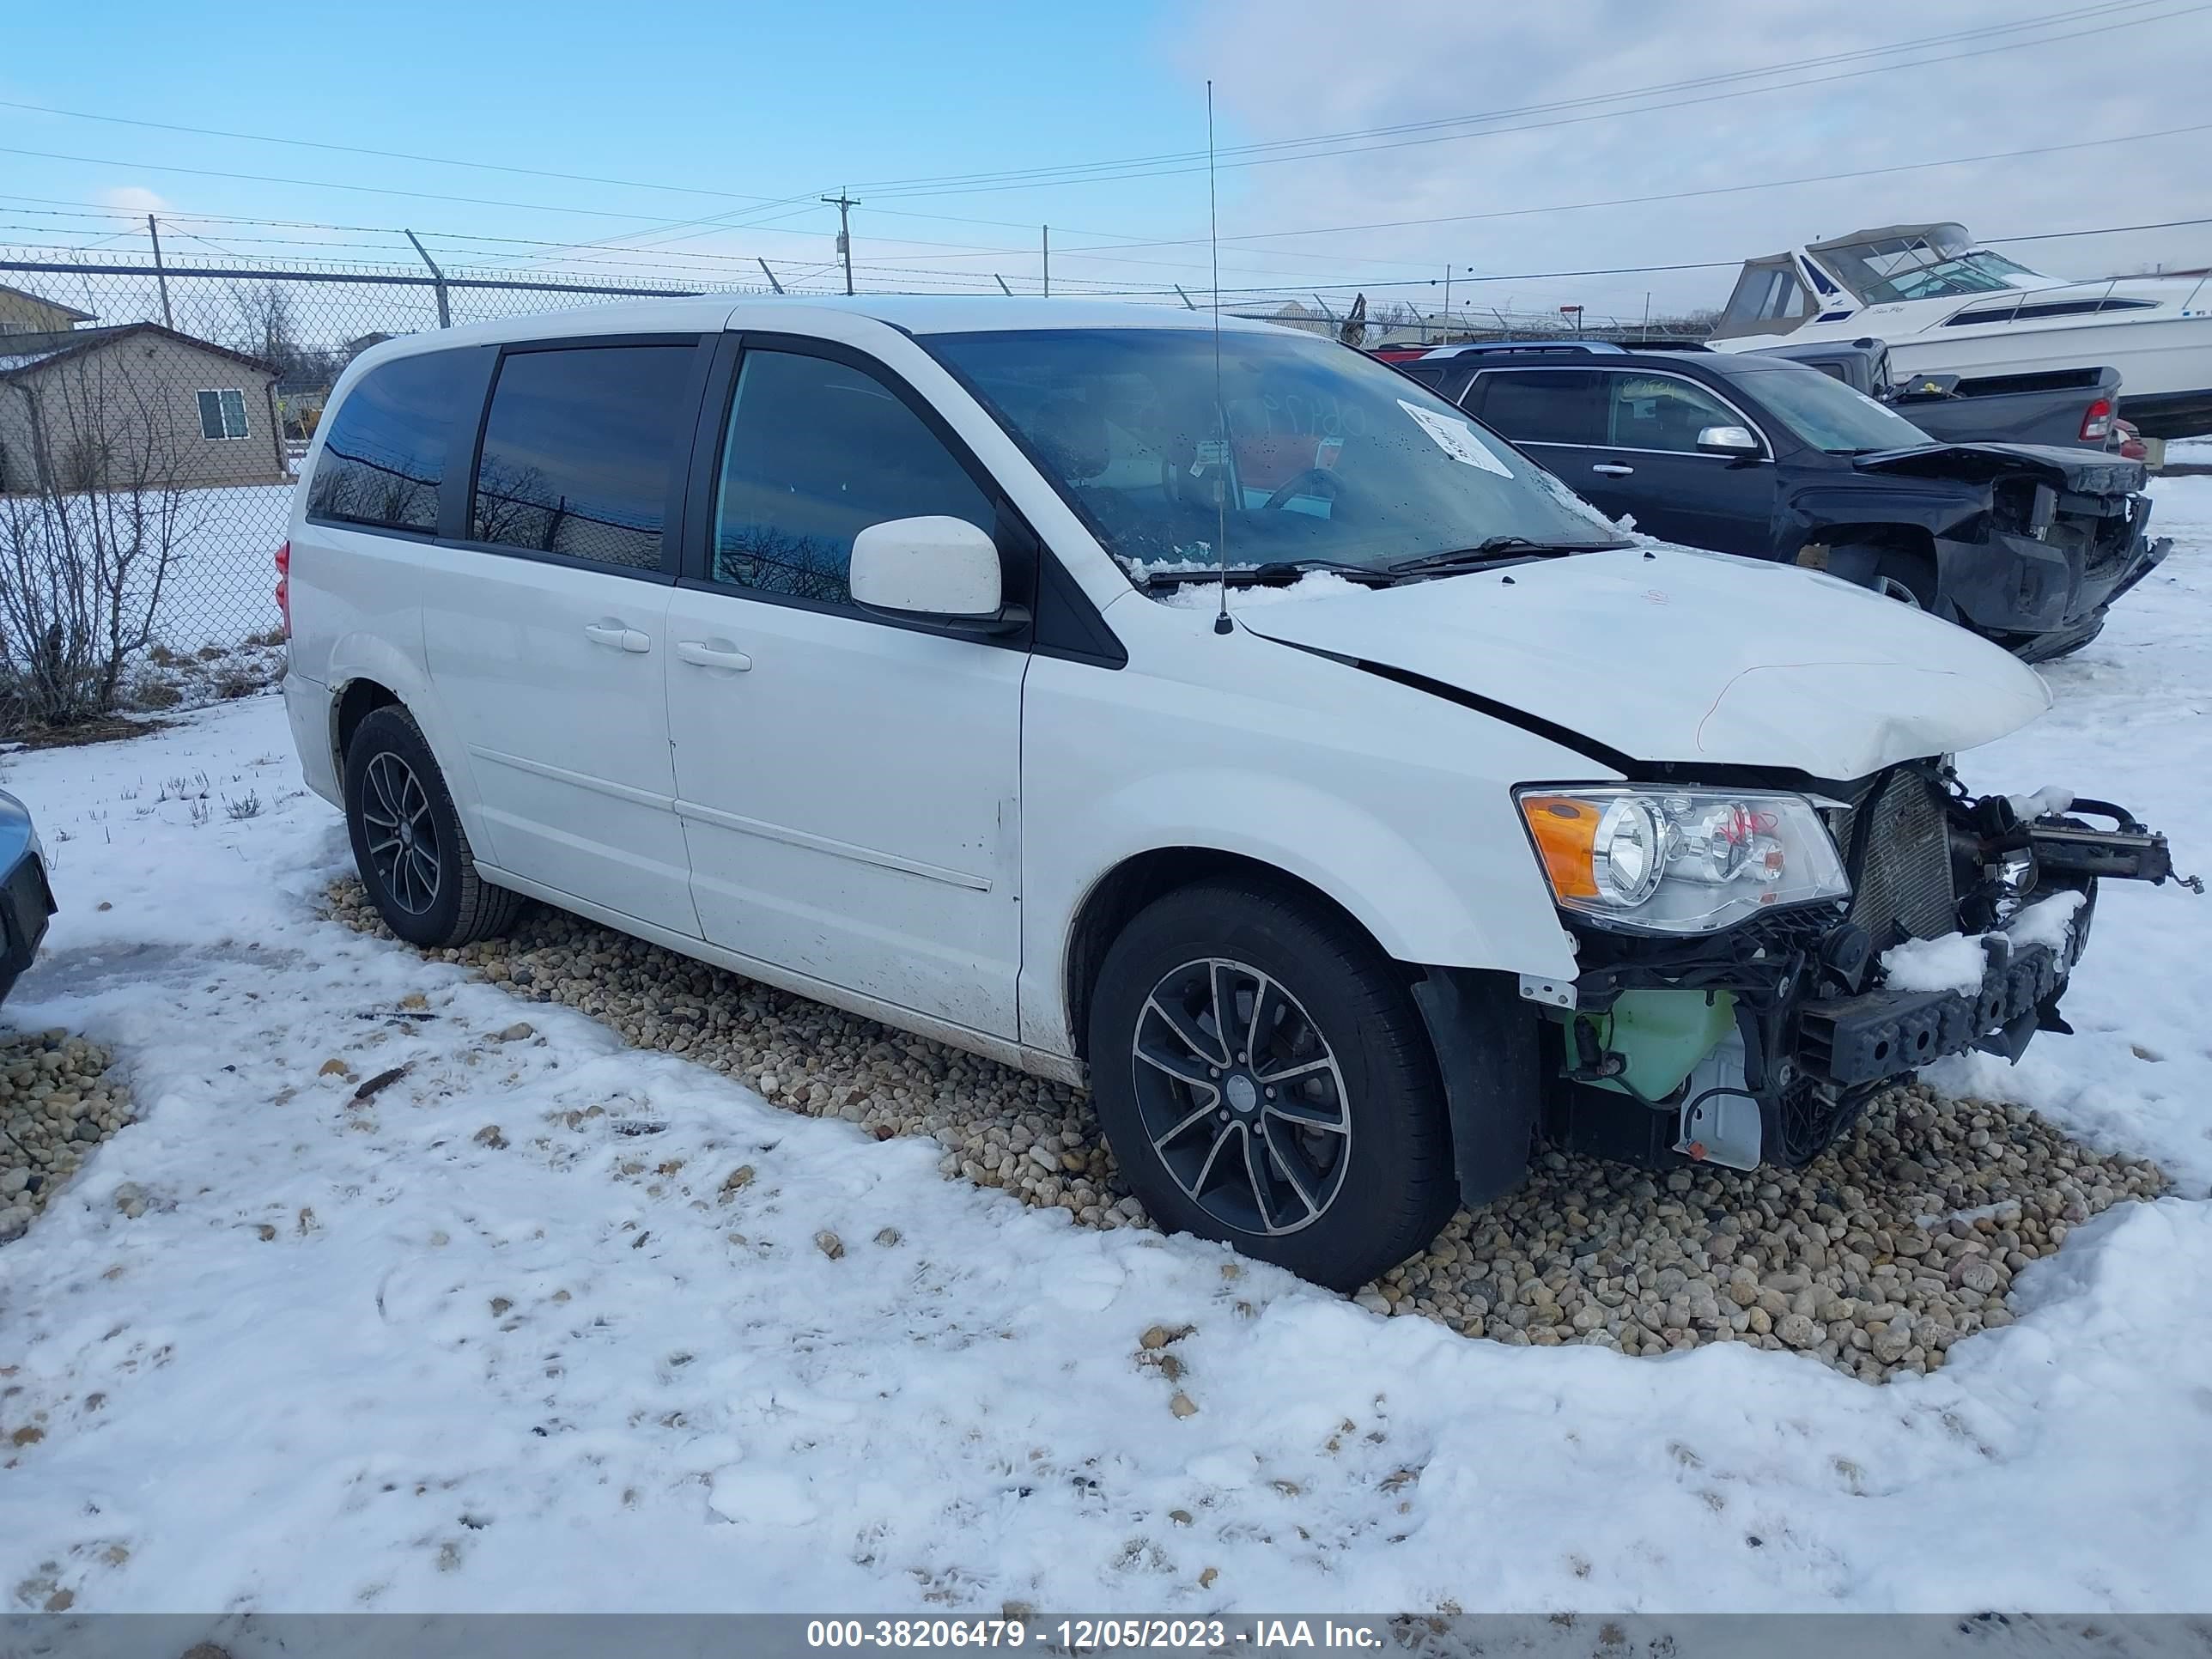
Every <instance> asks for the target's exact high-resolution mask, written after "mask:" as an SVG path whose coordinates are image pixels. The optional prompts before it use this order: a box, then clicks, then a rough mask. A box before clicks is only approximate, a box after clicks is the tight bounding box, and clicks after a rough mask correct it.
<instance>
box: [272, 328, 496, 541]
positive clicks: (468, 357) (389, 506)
mask: <svg viewBox="0 0 2212 1659" xmlns="http://www.w3.org/2000/svg"><path fill="white" fill-rule="evenodd" d="M472 358H473V354H472V353H470V352H468V351H428V352H423V353H422V354H420V355H418V356H412V357H399V358H396V359H394V360H393V361H392V362H388V363H380V364H379V365H378V366H377V367H376V368H372V369H370V370H369V371H368V373H367V374H364V375H362V378H361V380H359V381H358V382H356V385H355V386H354V388H353V390H352V391H350V392H348V393H347V394H346V397H345V401H344V402H343V403H342V404H339V405H338V410H337V415H336V416H333V417H332V418H331V423H330V426H329V428H328V429H327V430H326V431H325V434H324V435H323V448H322V453H321V456H320V458H319V459H317V461H316V463H315V476H314V478H313V481H312V482H311V483H309V485H308V487H307V516H308V517H310V518H312V519H322V520H331V521H333V522H336V523H340V524H356V525H368V526H374V527H378V528H381V529H388V530H411V531H416V532H421V533H422V534H425V535H428V534H432V533H435V532H436V530H437V528H438V491H439V489H440V488H441V486H442V485H443V484H444V483H445V481H446V478H447V474H448V473H449V472H453V473H459V472H463V471H466V470H467V453H466V450H467V446H466V444H465V442H457V441H456V438H455V434H456V433H457V432H459V433H465V434H468V435H471V436H472V435H473V434H474V430H475V425H476V422H475V410H474V409H473V408H471V409H470V410H467V411H466V412H465V416H464V412H463V411H462V410H461V408H460V405H461V404H462V402H463V401H464V400H465V399H469V398H471V396H472V395H473V394H474V393H475V392H477V391H478V390H480V389H481V386H482V380H481V378H480V375H481V371H480V369H479V368H478V367H477V364H476V362H474V361H472ZM457 448H458V449H459V451H460V459H459V461H458V462H457V461H456V460H455V459H454V455H455V451H456V449H457Z"/></svg>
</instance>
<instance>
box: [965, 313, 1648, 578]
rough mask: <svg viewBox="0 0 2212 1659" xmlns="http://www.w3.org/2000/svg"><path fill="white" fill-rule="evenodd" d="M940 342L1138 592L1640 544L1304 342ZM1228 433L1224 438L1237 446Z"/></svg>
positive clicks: (1381, 371) (1381, 379)
mask: <svg viewBox="0 0 2212 1659" xmlns="http://www.w3.org/2000/svg"><path fill="white" fill-rule="evenodd" d="M923 343H924V344H925V345H926V346H927V347H928V349H930V350H931V351H932V352H933V353H934V354H935V355H936V356H937V357H938V358H939V361H941V362H944V363H945V364H946V365H947V366H948V367H949V368H951V370H952V371H953V372H954V373H955V374H957V375H959V376H961V377H962V379H963V380H965V381H966V383H967V385H968V386H969V389H970V390H971V391H973V392H975V393H976V395H977V396H978V397H979V398H981V400H982V401H983V403H984V404H985V405H986V406H987V408H988V409H989V410H991V412H992V414H993V415H994V416H996V417H997V419H998V420H999V422H1000V424H1001V425H1003V426H1005V427H1006V428H1007V429H1008V430H1009V431H1010V432H1012V434H1013V435H1014V436H1015V437H1016V438H1017V439H1018V440H1019V441H1022V443H1023V444H1024V447H1026V448H1027V449H1028V451H1029V453H1030V456H1031V458H1032V459H1035V460H1036V462H1037V463H1038V465H1040V466H1041V467H1042V469H1043V471H1044V472H1045V474H1046V476H1047V477H1048V478H1050V479H1051V481H1052V483H1054V486H1055V487H1056V488H1057V489H1059V490H1060V494H1061V495H1063V496H1064V497H1065V498H1066V501H1068V503H1069V504H1070V505H1071V506H1072V507H1074V509H1075V510H1076V511H1077V512H1078V513H1079V514H1081V515H1082V517H1083V518H1084V520H1085V521H1086V522H1087V523H1088V524H1089V526H1091V530H1092V531H1093V532H1094V533H1096V534H1097V537H1098V538H1099V540H1100V542H1101V543H1102V544H1103V545H1104V546H1105V548H1106V550H1108V551H1109V553H1111V554H1113V555H1114V556H1115V557H1116V558H1117V559H1119V560H1120V561H1121V564H1122V566H1123V568H1125V569H1127V571H1128V572H1129V573H1130V574H1132V575H1133V576H1134V577H1137V578H1139V579H1140V580H1142V579H1145V578H1147V577H1149V576H1151V575H1153V574H1174V573H1178V572H1189V571H1197V570H1203V569H1206V568H1211V567H1212V566H1213V564H1214V563H1215V562H1216V560H1217V559H1218V558H1219V557H1220V556H1221V551H1222V548H1223V547H1224V546H1225V549H1226V554H1227V562H1228V564H1229V567H1230V568H1231V569H1243V570H1248V571H1249V570H1251V569H1254V568H1258V567H1261V566H1265V565H1273V564H1281V563H1297V562H1316V563H1319V564H1323V565H1334V566H1338V567H1340V568H1352V567H1356V568H1360V569H1366V570H1374V571H1376V572H1382V571H1384V570H1386V569H1387V568H1389V567H1390V566H1391V565H1394V564H1398V563H1401V562H1404V561H1407V560H1408V559H1416V558H1423V557H1426V556H1431V555H1435V554H1440V553H1448V552H1455V551H1459V550H1466V549H1470V548H1475V547H1478V546H1480V545H1481V544H1484V543H1486V542H1493V541H1495V540H1496V538H1516V539H1518V540H1522V541H1525V542H1528V543H1534V544H1541V545H1543V546H1563V545H1564V546H1575V547H1589V546H1593V545H1602V546H1619V545H1622V544H1624V538H1623V537H1622V536H1621V533H1620V532H1619V531H1618V530H1616V529H1615V528H1614V527H1613V526H1612V525H1611V524H1610V523H1608V522H1607V520H1605V519H1604V518H1603V517H1602V516H1601V514H1600V513H1598V512H1597V511H1596V509H1595V508H1593V507H1588V506H1586V505H1585V504H1584V503H1583V502H1582V501H1578V500H1577V499H1576V498H1575V497H1573V496H1572V495H1569V494H1568V493H1567V492H1566V491H1565V490H1564V489H1561V488H1560V487H1559V485H1558V484H1557V483H1555V482H1554V481H1553V480H1552V479H1550V478H1549V477H1546V476H1545V475H1544V474H1543V473H1542V472H1541V471H1540V469H1538V468H1537V467H1535V466H1534V465H1532V464H1531V463H1530V462H1529V461H1528V459H1525V458H1524V457H1522V456H1521V455H1518V454H1516V453H1514V452H1513V451H1512V450H1511V449H1510V448H1508V447H1506V445H1505V444H1504V442H1503V441H1501V440H1499V439H1498V438H1497V437H1495V436H1493V435H1492V434H1490V433H1489V432H1487V431H1486V430H1485V429H1484V428H1480V427H1479V426H1476V425H1475V424H1474V422H1470V421H1469V420H1468V417H1467V416H1465V415H1462V413H1461V412H1460V411H1459V410H1456V409H1455V408H1453V407H1452V406H1451V405H1450V404H1448V403H1445V402H1443V400H1442V399H1440V398H1437V397H1436V396H1435V395H1433V394H1432V393H1431V392H1428V391H1427V390H1425V388H1424V387H1422V386H1419V385H1417V384H1416V383H1415V382H1413V381H1412V380H1408V379H1407V378H1406V377H1405V376H1403V375H1401V374H1398V373H1397V372H1396V371H1395V370H1394V369H1391V368H1387V367H1385V366H1384V365H1383V364H1381V363H1378V362H1375V361H1373V360H1372V359H1371V358H1369V357H1366V356H1362V355H1361V354H1360V353H1358V352H1357V351H1352V350H1350V349H1346V348H1345V347H1343V346H1339V345H1335V344H1332V343H1327V342H1323V341H1318V340H1313V339H1310V338H1308V337H1304V336H1301V335H1297V334H1292V333H1290V332H1288V331H1284V332H1280V333H1278V332H1275V331H1272V330H1271V331H1267V332H1264V333H1263V332H1257V331H1248V330H1238V331H1234V332H1225V333H1224V334H1223V335H1221V337H1220V368H1219V378H1218V396H1217V380H1216V372H1215V365H1214V345H1215V337H1214V336H1213V335H1212V332H1211V331H1206V330H1203V329H1194V328H1154V327H1125V328H1090V329H1067V330H1057V329H1055V330H1037V331H1020V332H1005V333H995V332H980V333H955V334H937V335H932V336H929V337H926V338H925V339H924V341H923Z"/></svg>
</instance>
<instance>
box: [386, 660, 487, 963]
mask: <svg viewBox="0 0 2212 1659" xmlns="http://www.w3.org/2000/svg"><path fill="white" fill-rule="evenodd" d="M345 801H346V829H347V830H348V831H349V833H350V835H351V836H352V838H353V857H354V863H355V865H356V866H357V867H358V868H359V870H360V872H361V880H362V886H364V887H366V888H367V889H368V896H369V899H370V901H371V902H373V903H374V905H375V906H376V913H377V914H378V915H380V916H382V917H383V918H384V925H385V926H386V927H389V928H390V929H392V932H393V933H397V934H398V936H399V937H400V938H401V939H405V940H406V941H407V942H408V943H409V944H410V945H421V946H422V947H424V948H426V949H429V950H442V949H446V948H447V947H450V946H453V945H468V944H471V943H473V942H474V941H476V940H477V939H489V938H492V937H493V936H494V935H495V934H498V933H504V932H505V931H506V930H507V927H509V926H510V925H512V923H513V921H514V916H515V913H516V912H517V911H518V910H519V909H520V908H521V906H522V896H521V895H520V894H519V893H513V892H509V891H508V890H507V889H505V888H503V887H495V886H493V885H492V884H490V883H489V882H488V881H486V880H484V879H483V878H482V877H481V876H479V875H477V865H476V854H475V853H474V852H473V851H472V850H471V848H470V846H469V837H468V832H467V831H466V830H465V829H462V828H461V820H460V816H459V813H457V812H456V811H454V810H453V795H452V793H451V792H450V791H448V790H447V787H446V778H445V775H444V774H443V773H442V772H441V771H440V770H439V769H438V763H437V760H436V758H435V757H434V756H433V755H432V754H431V753H430V745H429V744H428V743H426V742H425V741H424V740H423V738H422V728H421V727H420V726H416V724H415V718H414V716H413V715H411V714H409V713H408V712H407V711H406V710H405V709H404V708H401V707H400V706H399V705H398V704H397V703H389V704H386V706H385V707H383V708H377V709H373V710H371V711H370V712H369V714H368V717H367V718H366V719H364V720H362V723H361V726H360V727H359V729H358V730H356V732H354V734H353V741H352V742H351V743H350V744H348V745H347V747H346V755H345Z"/></svg>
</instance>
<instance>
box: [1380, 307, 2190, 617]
mask: <svg viewBox="0 0 2212 1659" xmlns="http://www.w3.org/2000/svg"><path fill="white" fill-rule="evenodd" d="M1398 367H1399V368H1400V369H1401V370H1402V371H1403V372H1404V373H1406V374H1410V375H1412V376H1413V378H1414V379H1416V380H1420V381H1421V382H1423V383H1424V384H1425V385H1426V386H1430V387H1431V388H1433V389H1434V390H1436V391H1437V392H1440V393H1442V394H1443V396H1445V397H1447V398H1450V399H1451V400H1452V401H1453V402H1455V403H1456V404H1459V405H1460V406H1461V407H1462V409H1464V410H1467V411H1468V413H1469V414H1470V415H1473V416H1475V417H1477V418H1478V419H1480V421H1481V422H1483V423H1484V424H1485V425H1486V426H1488V427H1490V428H1492V429H1493V430H1495V431H1497V432H1498V433H1500V434H1501V435H1504V436H1505V437H1507V438H1510V440H1512V441H1513V442H1514V443H1516V444H1517V445H1518V446H1519V447H1521V448H1522V449H1524V450H1526V451H1527V452H1528V453H1529V455H1530V456H1531V457H1533V458H1534V459H1536V460H1537V461H1539V462H1541V464H1542V465H1545V466H1547V467H1548V468H1549V469H1550V470H1551V471H1553V473H1555V474H1556V475H1558V477H1559V478H1560V479H1561V480H1562V481H1564V482H1565V483H1566V484H1567V485H1568V486H1569V487H1570V488H1571V489H1574V490H1575V491H1576V492H1577V494H1579V495H1582V496H1583V497H1584V498H1585V499H1586V500H1588V501H1590V502H1591V503H1592V504H1593V505H1595V506H1596V507H1599V508H1601V510H1602V511H1603V512H1605V513H1607V515H1608V516H1609V517H1612V518H1613V519H1616V520H1631V521H1632V523H1633V525H1634V527H1635V528H1637V529H1638V530H1641V531H1643V532H1646V533H1647V534H1650V535H1652V536H1656V537H1658V538H1661V539H1662V540H1665V541H1670V542H1680V543H1683V544H1686V545H1688V546H1691V547H1704V548H1710V549H1712V550H1714V551H1716V552H1722V553H1741V554H1745V555H1748V556H1752V557H1754V558H1762V559H1774V560H1778V561H1786V562H1796V563H1798V564H1802V565H1810V566H1813V567H1815V568H1825V569H1826V570H1828V571H1830V572H1831V573H1832V574H1835V575H1838V576H1841V577H1844V579H1846V580H1850V581H1856V582H1858V583H1861V584H1863V585H1864V586H1872V587H1878V588H1881V589H1882V590H1884V591H1886V592H1889V593H1891V594H1893V595H1894V596H1895V597H1896V598H1898V599H1905V600H1907V601H1909V602H1910V603H1912V604H1914V605H1919V606H1921V607H1922V608H1923V609H1925V610H1929V611H1935V612H1936V613H1937V614H1939V615H1941V616H1943V617H1948V618H1949V619H1950V620H1951V621H1953V622H1956V623H1960V624H1962V625H1964V626H1966V627H1967V628H1971V629H1973V630H1974V631H1975V632H1977V633H1979V634H1983V635H1987V636H1988V637H1989V638H1990V639H1993V640H1996V641H1998V642H1999V643H2000V644H2002V645H2004V646H2006V647H2009V648H2010V649H2011V650H2013V651H2015V652H2016V653H2018V654H2019V655H2021V657H2023V658H2026V659H2028V660H2029V661H2038V660H2040V659H2045V658H2048V657H2055V656H2060V655H2063V654H2064V653H2067V652H2069V651H2072V650H2075V649H2077V648H2078V647H2081V646H2082V645H2084V644H2086V643H2087V642H2088V641H2090V640H2091V639H2093V638H2094V637H2095V635H2096V634H2097V631H2098V630H2099V629H2100V628H2102V627H2103V626H2104V622H2105V614H2106V609H2107V607H2109V606H2110V605H2111V604H2112V601H2113V600H2114V599H2118V597H2119V596H2120V595H2121V594H2122V593H2124V592H2126V591H2127V590H2128V589H2129V588H2130V587H2131V586H2134V585H2135V584H2136V582H2137V581H2140V580H2142V577H2143V575H2144V574H2146V573H2147V572H2148V570H2149V569H2150V568H2151V567H2152V566H2154V565H2155V564H2156V563H2157V562H2159V560H2160V559H2161V558H2163V557H2164V556H2165V554H2166V543H2164V542H2158V543H2153V542H2151V541H2150V540H2149V539H2148V537H2147V536H2146V534H2145V526H2146V525H2147V524H2148V520H2149V516H2150V501H2149V498H2148V496H2146V495H2144V494H2143V493H2142V489H2143V483H2144V476H2145V475H2144V471H2143V468H2142V465H2141V463H2139V462H2136V461H2130V460H2125V459H2120V458H2118V457H2117V456H2112V455H2106V454H2102V453H2093V452H2089V451H2085V450H2082V449H2079V448H2057V447H2046V446H2042V445H2033V444H1984V443H1942V442H1939V441H1936V440H1935V439H1932V438H1930V437H1929V435H1927V434H1926V433H1925V432H1923V431H1922V430H1921V429H1920V428H1918V427H1917V426H1915V425H1913V423H1912V422H1911V421H1909V420H1907V419H1905V416H1902V415H1900V414H1899V413H1897V412H1896V411H1895V410H1891V409H1888V408H1886V407H1884V406H1883V405H1882V404H1878V403H1876V402H1875V401H1874V400H1873V399H1872V398H1866V397H1863V396H1861V395H1860V394H1859V393H1857V392H1854V391H1852V390H1850V388H1849V387H1848V386H1843V385H1841V384H1840V383H1838V381H1836V380H1831V379H1830V378H1829V377H1828V376H1826V375H1825V374H1821V373H1820V372H1819V371H1818V370H1817V369H1814V368H1808V367H1806V366H1805V365H1804V364H1802V363H1798V362H1790V361H1788V360H1786V359H1783V358H1778V357H1772V356H1764V355H1752V354H1742V353H1734V352H1720V351H1713V350H1711V349H1707V348H1705V347H1704V346H1702V345H1696V344H1688V343H1667V344H1663V345H1660V344H1654V345H1648V346H1638V347H1635V348H1630V349H1624V348H1622V347H1620V346H1617V345H1612V344H1607V343H1600V342H1595V341H1558V342H1553V341H1547V342H1525V341H1523V342H1515V343H1508V344H1498V345H1469V346H1446V347H1442V348H1439V349H1437V350H1435V351H1432V352H1430V353H1428V354H1426V355H1425V356H1421V357H1418V358H1415V359H1413V361H1412V362H1404V363H1401V364H1399V365H1398Z"/></svg>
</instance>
